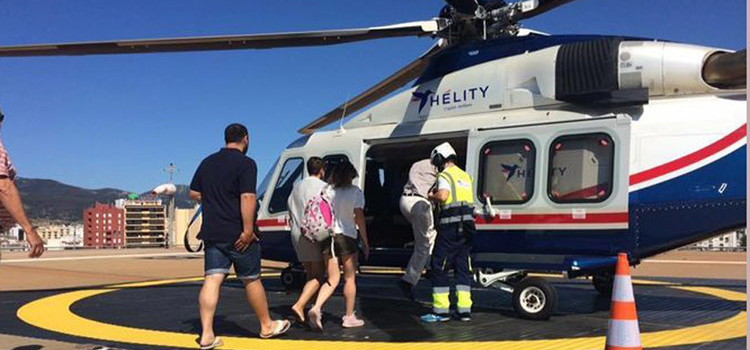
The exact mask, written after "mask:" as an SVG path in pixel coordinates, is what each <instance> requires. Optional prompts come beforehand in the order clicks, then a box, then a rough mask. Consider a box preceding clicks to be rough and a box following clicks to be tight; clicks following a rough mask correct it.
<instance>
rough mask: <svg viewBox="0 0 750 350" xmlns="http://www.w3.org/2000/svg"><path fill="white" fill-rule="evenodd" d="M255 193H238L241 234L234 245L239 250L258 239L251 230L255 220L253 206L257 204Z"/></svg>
mask: <svg viewBox="0 0 750 350" xmlns="http://www.w3.org/2000/svg"><path fill="white" fill-rule="evenodd" d="M256 198H257V197H256V196H255V193H243V194H242V195H240V212H241V213H242V234H240V238H239V239H237V242H235V243H234V247H235V248H236V249H237V250H239V251H244V250H245V249H247V247H249V246H250V245H251V244H252V243H253V242H254V241H256V240H258V237H257V236H255V232H254V230H253V222H254V221H255V206H256V205H257V204H256V203H257V201H256Z"/></svg>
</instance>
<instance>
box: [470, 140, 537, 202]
mask: <svg viewBox="0 0 750 350" xmlns="http://www.w3.org/2000/svg"><path fill="white" fill-rule="evenodd" d="M535 163H536V148H535V147H534V143H532V142H531V141H530V140H511V141H498V142H491V143H488V144H486V145H485V146H484V147H483V148H482V153H481V156H480V158H479V169H480V170H479V184H478V185H479V186H477V188H478V189H479V193H478V194H479V197H480V198H487V197H489V198H491V199H492V203H493V204H521V203H526V202H528V201H529V200H530V199H531V197H532V196H533V195H534V171H535Z"/></svg>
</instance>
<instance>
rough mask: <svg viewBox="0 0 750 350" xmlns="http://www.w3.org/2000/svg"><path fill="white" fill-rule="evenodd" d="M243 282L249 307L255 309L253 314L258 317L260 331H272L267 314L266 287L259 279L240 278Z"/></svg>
mask: <svg viewBox="0 0 750 350" xmlns="http://www.w3.org/2000/svg"><path fill="white" fill-rule="evenodd" d="M242 283H244V284H245V293H246V294H247V302H248V303H249V304H250V307H252V308H253V311H255V316H257V317H258V321H259V322H260V333H261V334H268V333H271V332H273V322H272V321H271V316H270V315H269V314H268V300H266V289H265V288H263V283H261V282H260V280H259V279H256V280H253V281H249V280H244V279H243V280H242Z"/></svg>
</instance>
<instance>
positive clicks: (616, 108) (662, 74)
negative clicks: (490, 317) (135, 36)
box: [0, 0, 747, 320]
mask: <svg viewBox="0 0 750 350" xmlns="http://www.w3.org/2000/svg"><path fill="white" fill-rule="evenodd" d="M571 1H572V0H525V1H519V2H505V1H497V0H488V1H475V0H448V1H446V4H445V6H443V7H442V9H441V10H440V11H439V13H438V15H437V17H435V18H433V19H430V20H426V21H418V22H409V23H400V24H394V25H387V26H379V27H370V28H359V29H343V30H325V31H308V32H289V33H273V34H251V35H233V36H205V37H188V38H169V39H146V40H121V41H107V42H83V43H62V44H45V45H21V46H3V47H0V57H23V56H65V55H72V56H75V55H106V54H138V53H161V52H180V51H206V50H241V49H272V48H278V47H304V46H326V45H335V44H343V43H349V42H356V41H364V40H372V39H384V38H394V37H413V36H416V37H425V38H430V39H433V40H436V43H435V45H433V46H432V47H431V48H430V49H429V50H428V51H427V52H425V53H424V54H423V55H421V56H419V57H417V58H416V59H415V60H413V61H412V62H410V63H409V64H407V65H406V66H404V67H403V68H401V69H399V70H398V71H396V72H395V73H393V74H392V75H390V76H389V77H387V78H386V79H384V80H382V81H380V82H378V83H377V84H375V85H374V86H372V87H371V88H369V89H367V90H366V91H364V92H362V93H360V94H359V95H357V96H355V97H353V98H351V99H349V100H347V101H346V102H345V103H343V104H341V105H340V106H337V107H336V108H334V109H332V110H331V111H330V112H328V113H326V114H325V115H323V116H321V117H319V118H317V119H315V120H313V121H312V122H310V123H309V124H307V125H305V126H304V127H302V128H301V129H299V132H300V133H301V134H302V136H301V137H300V138H299V139H297V140H295V141H294V142H292V143H291V144H289V146H288V147H287V148H286V149H285V150H283V152H281V154H280V156H279V158H278V160H277V162H276V164H275V165H274V166H272V167H271V169H270V171H269V172H268V174H267V176H266V177H265V179H264V180H263V181H262V182H261V183H260V185H259V186H258V195H259V199H260V203H261V205H260V207H259V213H258V220H257V225H258V227H259V230H260V232H261V233H262V240H263V243H262V244H263V257H264V258H266V259H271V260H278V261H288V262H290V266H289V267H288V268H286V269H285V270H284V271H283V272H282V275H281V279H282V282H283V283H284V284H285V285H286V286H289V287H292V286H294V285H296V284H298V283H299V282H300V281H303V280H304V273H303V272H302V271H301V269H300V268H299V267H298V264H297V263H296V257H295V254H294V252H293V249H292V244H291V240H290V227H289V225H290V223H289V214H288V208H287V207H286V203H287V198H288V196H289V194H290V193H291V190H292V188H293V185H294V184H295V183H296V182H297V181H299V180H301V179H302V178H303V177H304V176H306V175H307V174H305V171H306V170H305V166H304V164H305V161H306V160H307V159H308V158H309V157H312V156H319V157H322V158H323V159H324V160H325V161H326V166H327V167H329V168H330V167H333V166H335V165H336V164H337V163H339V162H341V161H344V160H346V161H349V162H351V163H352V164H354V166H355V167H356V168H357V169H358V171H359V174H360V177H359V178H357V179H355V183H356V184H357V185H358V186H359V187H360V188H362V189H363V191H364V193H365V198H366V207H365V214H366V217H367V220H366V221H367V225H368V232H370V236H371V239H370V240H371V247H372V251H371V254H370V259H369V260H368V261H367V262H366V263H367V264H368V265H371V266H383V267H403V266H405V265H406V262H407V261H408V258H409V256H410V254H411V251H412V249H411V243H412V242H411V241H412V237H413V236H412V232H411V226H410V225H409V224H408V222H407V221H406V220H405V218H404V217H403V216H402V215H401V213H400V211H399V210H398V199H399V197H400V195H401V191H402V188H403V185H404V183H405V182H406V173H407V172H408V169H409V167H410V166H411V164H412V163H414V162H415V161H418V160H421V159H424V158H427V157H428V155H429V153H430V150H431V149H432V148H433V147H435V146H436V145H438V144H441V143H443V142H450V143H451V145H452V146H453V147H454V148H455V149H456V151H457V153H458V158H459V159H458V163H459V166H460V167H461V168H463V169H465V170H466V171H467V172H468V173H469V174H470V175H471V176H472V177H473V178H474V180H475V182H474V187H475V188H474V192H475V196H476V198H478V199H479V201H478V203H477V209H476V213H475V214H476V222H477V235H476V238H475V240H474V241H475V243H474V244H475V246H474V250H473V255H474V257H473V263H474V267H475V270H476V272H477V273H476V277H475V278H476V282H477V283H478V284H480V285H482V286H483V287H496V288H499V289H500V290H503V291H505V292H509V293H511V294H512V298H511V300H512V304H513V309H514V310H515V312H516V313H517V314H518V316H519V317H521V318H526V319H536V320H544V319H548V318H550V317H551V315H552V314H553V313H554V311H555V308H556V306H557V303H558V300H557V292H556V291H555V288H554V286H553V285H552V284H551V283H549V282H548V281H547V280H545V279H544V278H541V277H539V276H536V275H533V273H536V272H558V273H562V274H564V275H565V276H567V277H569V278H575V277H580V276H591V277H592V283H593V285H594V287H595V288H596V289H597V291H599V292H600V293H603V294H608V293H611V290H612V283H613V271H614V270H613V267H614V265H615V263H616V260H617V254H618V253H620V252H626V253H627V254H628V258H629V261H630V264H631V265H637V264H638V263H640V261H641V260H643V259H645V258H648V257H651V256H654V255H656V254H659V253H662V252H665V251H669V250H672V249H676V248H679V247H681V246H684V245H687V244H690V243H694V242H697V241H700V240H703V239H705V238H708V237H711V236H714V235H717V234H719V233H723V232H726V231H729V230H733V229H738V228H741V227H744V226H746V218H745V213H746V172H745V168H746V160H745V159H746V157H745V155H746V143H747V141H746V121H745V116H746V90H745V82H746V74H745V71H746V63H745V60H746V51H745V50H741V51H737V52H734V51H732V50H726V49H721V48H711V47H703V46H697V45H690V44H682V43H674V42H666V41H659V40H653V39H646V38H633V37H619V36H604V35H548V34H545V33H541V32H537V31H534V30H529V29H525V28H522V26H521V22H522V21H524V20H526V19H529V18H533V17H536V16H538V15H541V14H544V13H547V12H549V11H551V10H554V9H555V8H557V7H559V6H562V5H565V4H567V3H569V2H571ZM410 82H413V84H412V85H411V87H407V88H406V89H403V87H405V86H406V85H407V84H409V83H410ZM399 90H401V91H399ZM389 95H391V96H389ZM387 96H388V98H385V99H383V98H384V97H387ZM381 100H382V101H381ZM376 102H377V103H376ZM347 117H348V118H349V120H348V121H347V122H346V123H343V122H342V123H341V124H340V126H339V128H334V129H333V130H322V129H323V128H324V127H326V126H328V125H330V124H332V123H335V122H337V121H343V120H344V118H347Z"/></svg>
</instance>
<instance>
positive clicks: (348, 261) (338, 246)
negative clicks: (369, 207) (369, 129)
mask: <svg viewBox="0 0 750 350" xmlns="http://www.w3.org/2000/svg"><path fill="white" fill-rule="evenodd" d="M357 176H358V174H357V169H355V168H354V165H352V164H351V163H350V162H348V161H344V162H342V163H340V164H338V165H337V166H336V167H335V168H334V169H333V172H332V174H331V175H330V178H329V184H330V185H329V186H328V187H327V188H326V190H325V191H326V197H328V198H330V201H331V206H332V207H333V208H332V209H333V213H334V215H333V227H332V232H331V235H330V237H328V238H326V239H324V240H323V241H322V242H321V249H322V251H323V260H324V262H325V267H326V272H327V274H328V279H327V280H326V281H325V282H324V283H323V284H322V285H321V287H320V290H319V291H318V298H317V300H316V301H315V305H314V306H313V307H312V308H311V309H310V311H308V313H307V319H308V322H310V326H311V327H313V328H317V329H321V330H322V329H323V323H322V311H321V308H322V307H323V304H325V302H326V301H328V299H329V298H330V297H331V295H332V294H333V292H334V291H335V290H336V287H337V286H338V284H339V280H340V276H341V270H339V264H341V265H342V266H343V267H344V299H345V301H346V312H345V314H344V316H343V317H342V323H341V326H342V327H345V328H350V327H361V326H363V325H364V324H365V322H364V321H362V320H361V319H358V318H357V316H356V315H355V314H354V302H355V300H356V296H357V287H356V284H355V276H356V272H357V260H358V259H357V237H358V235H359V238H361V239H362V250H363V253H364V258H365V260H367V259H368V258H369V254H370V244H369V241H368V239H367V228H366V226H365V215H364V207H365V196H364V193H362V190H361V189H359V187H357V186H355V185H354V184H352V180H354V179H355V178H356V177H357ZM358 229H359V230H358Z"/></svg>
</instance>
